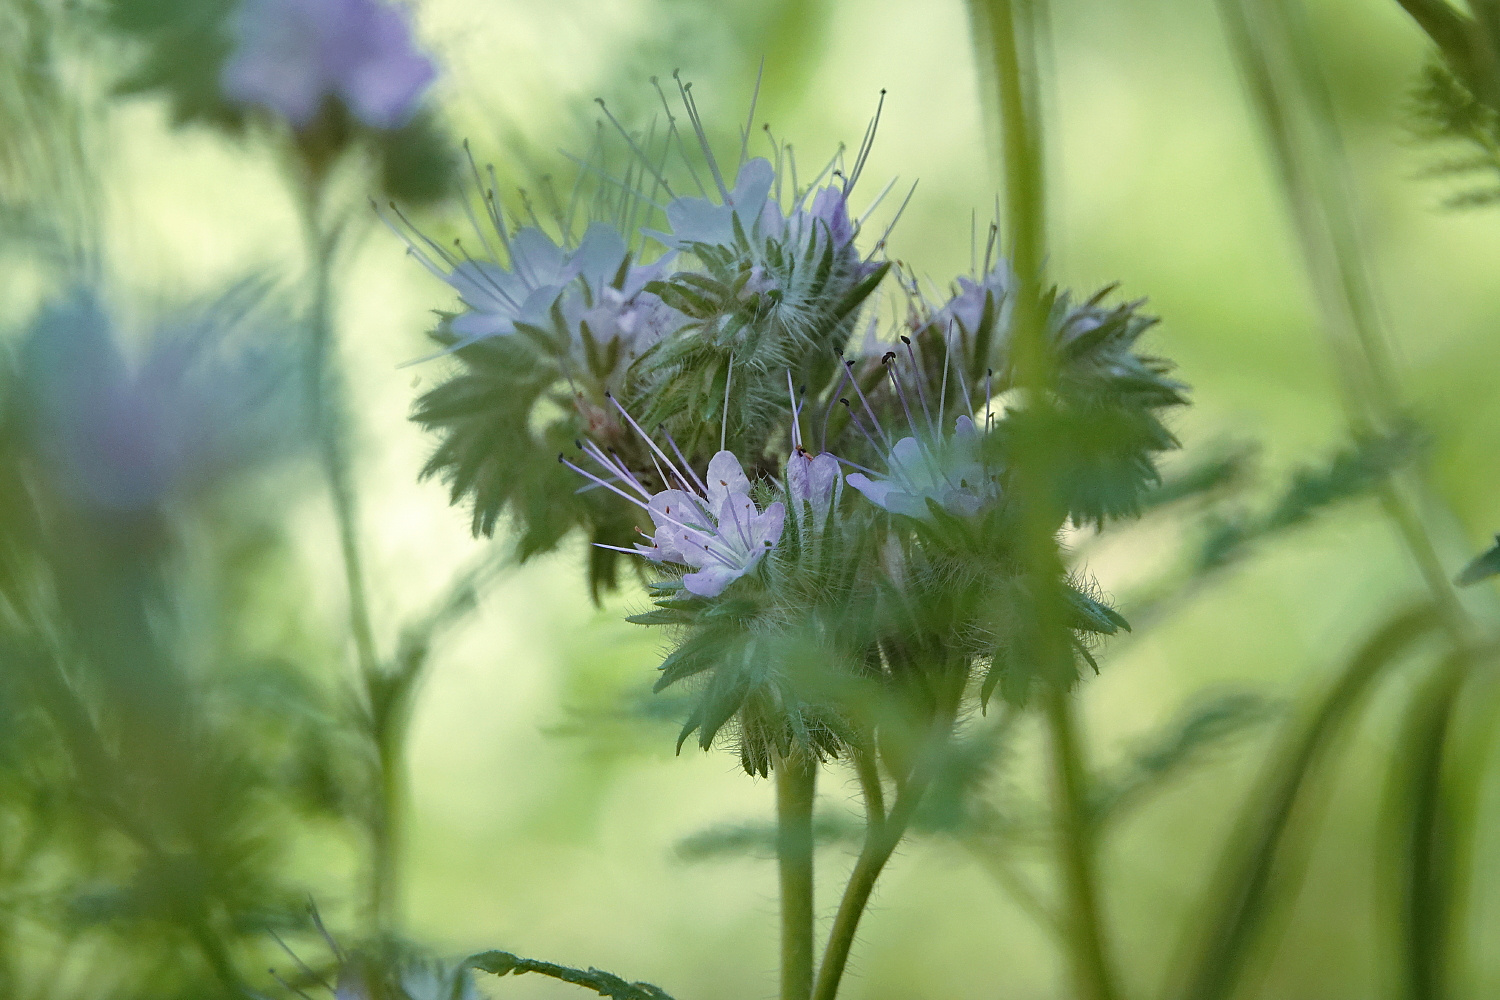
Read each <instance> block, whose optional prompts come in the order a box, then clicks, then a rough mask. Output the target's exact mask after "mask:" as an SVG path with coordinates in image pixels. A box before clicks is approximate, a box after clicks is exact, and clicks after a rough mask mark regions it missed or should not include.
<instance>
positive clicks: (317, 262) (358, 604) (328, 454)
mask: <svg viewBox="0 0 1500 1000" xmlns="http://www.w3.org/2000/svg"><path fill="white" fill-rule="evenodd" d="M323 181H324V178H323V177H322V176H320V175H317V174H314V173H311V172H310V173H309V174H307V175H305V176H304V177H303V178H301V183H300V184H299V185H298V190H299V192H300V193H301V195H302V197H301V200H300V208H301V212H302V221H303V230H304V235H305V240H306V243H307V246H308V251H309V253H310V256H311V260H312V292H313V297H312V314H311V325H310V330H309V343H308V350H309V360H308V364H309V371H310V376H309V377H310V383H311V400H310V402H311V406H312V413H313V418H314V420H315V422H316V428H317V433H318V450H319V455H320V458H321V459H322V465H323V473H324V476H325V477H326V479H327V480H328V491H329V498H330V500H331V501H332V506H333V515H334V522H335V527H336V530H337V533H338V539H339V551H340V554H341V556H342V560H343V566H344V581H345V586H346V589H347V592H348V602H349V630H350V633H351V635H352V636H353V639H354V649H355V659H356V664H357V667H358V671H359V679H360V684H361V687H362V689H363V690H362V694H363V696H364V700H365V710H366V713H367V716H366V722H367V725H368V727H369V728H370V730H371V731H370V733H369V734H368V735H369V738H370V742H371V750H372V754H373V758H374V765H375V769H376V789H377V801H376V803H375V806H374V809H373V810H372V813H371V815H370V816H369V817H368V824H369V834H370V885H369V904H368V905H369V912H370V922H371V925H372V930H373V931H374V932H375V933H376V934H377V935H379V936H385V935H388V934H390V933H392V932H393V931H394V930H395V927H396V915H397V912H398V909H399V901H398V895H397V894H398V881H399V874H398V867H399V856H400V844H399V831H398V826H399V817H400V813H401V807H402V801H401V798H402V782H401V766H402V764H401V760H400V750H401V748H402V745H403V744H404V742H405V741H404V739H403V738H402V735H401V734H399V733H389V732H384V731H382V729H383V726H382V724H381V719H382V716H381V715H379V714H377V713H376V711H375V704H376V701H377V698H378V695H377V689H378V688H379V686H380V684H381V682H382V670H381V663H380V655H379V653H378V651H377V649H376V644H375V630H374V627H373V624H372V620H371V616H370V606H369V596H368V591H367V587H366V583H365V580H366V575H365V570H364V565H363V559H362V556H361V553H360V546H359V517H358V506H357V499H356V493H355V488H354V482H353V475H352V471H351V469H350V463H349V457H348V451H347V428H346V421H347V417H346V413H345V398H344V396H345V394H344V383H343V378H342V372H341V371H340V370H339V368H338V366H337V365H336V364H334V363H333V356H334V349H335V339H334V337H335V334H334V322H333V264H334V258H335V255H336V253H337V251H338V247H339V237H340V234H341V232H342V227H341V226H338V225H334V226H327V227H325V226H324V225H323V223H322V221H321V219H322V215H323V205H322V200H323V197H322V195H323ZM395 718H396V719H398V720H399V719H401V718H402V716H400V715H397V716H395ZM398 724H399V723H398Z"/></svg>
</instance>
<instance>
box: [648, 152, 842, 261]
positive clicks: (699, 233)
mask: <svg viewBox="0 0 1500 1000" xmlns="http://www.w3.org/2000/svg"><path fill="white" fill-rule="evenodd" d="M775 184H776V168H775V167H773V166H772V165H771V161H769V160H767V159H765V158H764V157H756V158H754V159H752V160H747V161H745V165H744V166H742V167H740V171H739V174H738V175H737V176H736V177H735V181H734V190H733V191H730V192H729V196H728V197H727V198H725V199H724V200H723V203H722V204H720V203H719V202H716V201H714V200H712V199H710V198H693V197H681V198H674V199H672V201H671V202H669V203H668V204H667V224H668V225H669V226H670V227H671V229H672V231H671V233H654V234H653V235H655V236H656V237H657V238H658V239H660V240H661V241H662V242H663V243H664V244H666V245H667V246H669V247H672V248H673V249H677V250H686V249H688V248H690V247H691V246H692V245H693V244H695V243H706V244H708V245H710V246H730V245H732V244H733V243H734V242H735V220H736V219H738V221H739V225H740V229H741V230H742V231H743V232H744V233H745V234H746V236H747V237H749V238H750V239H751V241H752V243H753V244H763V243H764V242H766V241H767V240H775V241H777V242H781V243H789V244H792V245H793V246H794V247H797V248H799V250H798V252H802V249H801V248H805V247H806V246H807V245H808V244H810V243H811V242H812V241H814V240H817V239H820V238H822V239H830V240H832V241H833V246H834V248H835V249H836V250H839V251H840V252H843V251H845V250H847V249H849V248H850V247H851V245H852V244H853V242H854V235H855V231H854V222H853V221H852V220H851V219H850V218H849V206H848V199H847V197H846V196H845V193H844V189H843V188H842V187H841V186H839V185H836V184H830V185H829V186H827V187H824V188H820V189H819V190H818V191H817V192H816V193H813V192H806V193H804V194H803V195H802V196H801V197H799V198H798V199H797V200H796V201H795V202H793V203H792V205H791V207H790V208H788V209H786V210H785V211H783V210H782V207H781V205H780V204H779V203H778V202H777V200H776V199H775V198H774V197H772V196H771V190H772V187H773V186H774V185H775Z"/></svg>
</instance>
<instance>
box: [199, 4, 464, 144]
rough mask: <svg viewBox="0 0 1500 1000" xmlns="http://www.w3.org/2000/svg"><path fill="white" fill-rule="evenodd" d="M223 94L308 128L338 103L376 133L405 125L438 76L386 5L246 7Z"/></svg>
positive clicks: (236, 28)
mask: <svg viewBox="0 0 1500 1000" xmlns="http://www.w3.org/2000/svg"><path fill="white" fill-rule="evenodd" d="M232 27H233V33H234V41H235V47H234V51H233V53H231V55H230V57H229V60H228V61H227V62H226V63H225V64H224V70H223V73H222V74H221V77H220V83H221V85H222V86H223V88H224V92H225V94H227V95H228V96H229V97H230V98H231V99H233V100H235V101H238V102H240V103H243V104H256V105H261V106H264V107H267V108H270V109H271V110H272V111H275V112H276V113H278V114H280V115H282V116H283V117H285V118H286V119H287V121H289V122H291V123H292V125H293V126H294V127H296V128H299V129H300V128H305V127H306V126H307V125H309V124H310V123H311V122H312V120H313V119H314V118H315V117H316V116H317V114H318V111H319V110H320V109H321V108H322V106H323V102H324V101H325V100H326V99H327V98H329V97H337V98H338V99H339V100H340V101H342V102H343V103H344V105H345V106H346V107H348V109H349V110H350V112H352V113H353V114H354V116H355V117H356V118H358V119H359V120H360V121H362V122H364V123H365V124H366V125H368V126H370V127H371V128H378V129H388V128H397V127H399V126H401V125H404V124H405V123H406V122H407V121H408V120H409V119H410V118H411V116H412V115H413V114H414V113H415V112H416V110H417V105H418V103H419V102H420V100H421V97H422V94H423V92H424V91H426V89H427V85H428V84H429V83H431V82H432V78H433V76H434V75H435V74H436V70H435V69H434V67H433V65H432V62H431V60H429V59H428V58H427V57H426V56H424V55H423V54H422V53H421V52H419V51H417V48H416V46H415V44H414V43H413V40H412V34H411V27H410V25H408V24H407V20H406V16H405V14H404V13H403V12H402V11H401V10H400V9H399V8H397V7H394V6H391V5H390V4H388V3H383V2H381V0H244V3H243V4H242V5H241V6H240V8H239V10H238V12H237V13H236V15H235V17H234V19H233V24H232Z"/></svg>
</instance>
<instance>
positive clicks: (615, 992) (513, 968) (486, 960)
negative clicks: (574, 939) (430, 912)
mask: <svg viewBox="0 0 1500 1000" xmlns="http://www.w3.org/2000/svg"><path fill="white" fill-rule="evenodd" d="M465 964H466V965H467V966H469V967H470V968H473V969H478V970H479V971H481V972H488V973H491V974H492V975H496V976H506V975H510V976H519V975H522V974H523V973H527V972H533V973H536V974H537V975H541V976H547V977H548V978H550V979H560V980H562V981H563V982H565V983H572V984H573V985H575V986H586V987H588V988H589V989H591V990H593V991H595V992H596V993H598V994H599V995H600V996H601V997H609V998H610V1000H672V998H671V997H670V996H668V995H667V993H666V992H665V991H664V990H662V989H661V988H660V987H657V986H652V985H651V984H650V983H627V982H626V981H625V980H623V979H621V978H620V977H619V976H616V975H613V974H612V973H608V972H604V971H602V970H600V969H572V968H569V967H568V966H566V965H554V964H552V963H551V962H539V961H537V960H536V959H534V958H521V957H519V956H516V955H512V954H511V953H510V952H507V951H486V952H481V953H479V954H478V955H473V956H470V958H469V959H468V961H467V962H466V963H465Z"/></svg>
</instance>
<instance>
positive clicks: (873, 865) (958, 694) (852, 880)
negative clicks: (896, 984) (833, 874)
mask: <svg viewBox="0 0 1500 1000" xmlns="http://www.w3.org/2000/svg"><path fill="white" fill-rule="evenodd" d="M964 680H965V678H964V677H962V676H960V677H958V678H956V679H955V681H954V683H951V684H949V685H948V690H946V691H944V692H942V696H941V703H940V704H939V705H938V706H937V707H936V711H935V712H934V714H933V718H932V722H931V727H930V729H929V731H928V737H927V739H926V740H925V741H924V745H923V747H922V748H921V751H920V752H919V755H918V758H917V761H916V763H915V764H914V765H913V767H912V771H911V773H910V774H909V775H908V776H906V778H905V779H904V780H898V781H897V783H896V801H895V804H894V805H892V806H891V811H890V814H889V815H886V816H882V815H880V811H879V808H878V803H877V802H876V801H875V800H874V799H873V798H872V787H873V789H879V788H880V784H879V777H878V774H877V775H875V779H876V780H875V782H874V784H873V786H872V785H871V784H870V783H869V776H870V770H869V768H862V769H861V785H862V786H863V787H864V789H865V805H866V810H867V812H866V822H865V839H864V844H863V845H862V846H861V848H860V852H859V857H858V859H856V860H855V862H854V870H853V871H852V872H850V874H849V881H848V882H847V883H846V884H845V885H844V893H843V896H842V897H841V898H840V899H839V908H838V912H837V913H836V914H835V915H834V918H833V927H832V929H831V930H830V931H829V932H828V943H827V945H826V946H825V947H824V949H823V961H822V964H821V965H820V966H819V968H818V975H817V980H816V982H815V983H814V985H813V992H812V997H813V1000H835V998H836V997H837V996H838V992H839V984H840V982H841V981H842V980H843V977H844V968H845V966H846V965H848V962H849V950H850V949H851V948H852V947H853V945H854V935H855V932H856V931H857V930H858V929H859V921H860V918H861V917H862V916H863V915H864V912H865V908H866V907H867V906H868V905H869V903H870V894H871V893H873V892H874V891H875V883H876V882H877V881H878V880H879V879H880V873H881V872H882V871H883V870H884V869H885V865H886V862H888V861H890V859H891V854H892V853H893V852H894V851H895V850H896V847H897V845H899V844H900V843H901V838H902V837H904V836H905V835H906V830H907V827H909V826H910V825H911V820H912V816H913V815H914V814H915V813H916V810H917V806H918V805H920V804H921V801H922V797H923V795H925V794H926V792H927V788H928V786H929V785H930V784H931V783H932V779H933V776H934V773H935V772H936V770H937V766H938V764H939V760H940V757H941V755H942V753H943V752H944V750H945V749H946V748H947V746H948V741H949V739H950V738H951V737H952V734H953V725H954V721H955V720H956V719H957V717H958V706H959V700H960V699H961V698H962V696H963V688H964ZM881 794H883V793H881Z"/></svg>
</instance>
